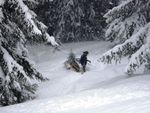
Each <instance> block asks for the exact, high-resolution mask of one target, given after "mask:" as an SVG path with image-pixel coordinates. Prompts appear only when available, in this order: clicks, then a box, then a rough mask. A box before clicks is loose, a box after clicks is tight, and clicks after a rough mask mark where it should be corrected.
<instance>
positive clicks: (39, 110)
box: [0, 42, 150, 113]
mask: <svg viewBox="0 0 150 113" xmlns="http://www.w3.org/2000/svg"><path fill="white" fill-rule="evenodd" d="M111 46H112V45H111V44H109V43H108V42H84V43H70V44H64V45H63V46H62V47H61V49H62V50H61V51H54V50H53V48H51V47H48V46H43V45H40V46H36V47H35V46H32V47H29V50H30V53H29V54H30V57H31V59H32V60H33V62H34V64H35V65H36V68H37V69H38V70H40V72H41V73H43V75H44V76H45V77H48V78H49V79H50V80H49V81H47V82H44V83H40V84H39V86H40V87H39V90H38V92H37V98H36V99H34V100H32V101H28V102H25V103H21V104H16V105H11V106H7V107H1V108H0V113H150V109H149V108H150V82H149V80H150V75H149V74H145V75H136V76H131V77H129V76H128V75H126V74H125V73H124V66H125V65H126V64H127V63H128V62H127V61H126V60H124V63H122V64H120V65H117V66H113V65H104V64H101V63H99V62H98V61H97V59H98V58H99V57H100V55H101V54H102V53H104V52H105V51H107V50H108V49H110V48H111ZM71 50H72V51H73V52H74V53H75V54H76V57H78V58H79V57H80V55H81V54H82V52H83V51H84V50H88V51H89V56H88V58H89V59H90V60H91V61H92V63H91V64H88V67H87V68H88V71H87V72H86V73H84V74H81V73H76V72H74V71H72V70H66V69H65V68H64V65H63V63H64V61H65V60H66V58H67V57H68V54H69V52H70V51H71Z"/></svg>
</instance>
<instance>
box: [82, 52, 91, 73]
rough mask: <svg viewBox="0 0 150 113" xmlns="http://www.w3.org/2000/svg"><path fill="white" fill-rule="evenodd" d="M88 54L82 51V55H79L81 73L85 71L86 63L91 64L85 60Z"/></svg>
mask: <svg viewBox="0 0 150 113" xmlns="http://www.w3.org/2000/svg"><path fill="white" fill-rule="evenodd" d="M88 53H89V52H88V51H84V52H83V54H82V55H81V58H80V63H81V65H82V69H83V72H85V71H86V64H87V62H90V63H91V61H90V60H88V59H87V55H88Z"/></svg>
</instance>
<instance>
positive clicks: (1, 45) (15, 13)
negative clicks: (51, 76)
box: [0, 0, 57, 105]
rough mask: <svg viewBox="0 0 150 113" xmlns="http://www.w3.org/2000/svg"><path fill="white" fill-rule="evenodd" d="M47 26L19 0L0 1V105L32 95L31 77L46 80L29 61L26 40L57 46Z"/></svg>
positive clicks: (33, 87) (33, 90)
mask: <svg viewBox="0 0 150 113" xmlns="http://www.w3.org/2000/svg"><path fill="white" fill-rule="evenodd" d="M46 30H47V27H46V26H45V25H44V24H43V23H41V22H39V21H38V20H37V19H36V14H35V13H34V12H33V11H31V10H30V9H29V8H28V6H27V5H25V4H24V2H23V1H22V0H1V1H0V67H1V68H0V105H10V104H15V103H20V102H23V101H25V100H28V99H33V98H34V97H35V91H36V89H37V84H36V83H35V82H33V81H35V80H40V81H44V80H46V78H43V77H42V75H41V73H39V72H38V71H37V70H36V69H35V68H34V67H33V65H32V64H31V63H30V60H29V59H28V50H27V48H26V42H27V41H28V40H29V41H34V42H35V41H36V42H44V41H45V42H49V43H51V45H54V46H57V43H56V42H55V40H54V39H53V38H51V37H50V36H49V35H48V33H47V32H46Z"/></svg>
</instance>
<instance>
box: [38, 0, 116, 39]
mask: <svg viewBox="0 0 150 113" xmlns="http://www.w3.org/2000/svg"><path fill="white" fill-rule="evenodd" d="M115 4H116V0H53V1H52V2H49V3H47V2H45V4H42V5H41V4H39V5H38V8H37V10H36V11H37V13H38V15H39V17H40V19H41V20H42V21H43V22H44V23H45V24H46V25H47V26H48V32H49V33H50V34H52V35H54V36H55V37H56V38H58V39H59V40H61V41H62V42H69V41H81V40H82V41H83V40H97V39H102V38H103V37H102V36H103V34H104V28H105V26H106V23H105V20H104V18H103V15H104V13H106V11H107V10H108V9H110V8H112V7H113V6H114V5H115ZM43 14H44V15H43Z"/></svg>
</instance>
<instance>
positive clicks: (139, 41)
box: [100, 0, 150, 74]
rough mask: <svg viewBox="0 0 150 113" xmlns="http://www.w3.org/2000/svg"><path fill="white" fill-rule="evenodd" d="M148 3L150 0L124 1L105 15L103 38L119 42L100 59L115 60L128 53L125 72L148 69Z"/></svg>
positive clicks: (149, 58) (108, 61) (149, 32)
mask: <svg viewBox="0 0 150 113" xmlns="http://www.w3.org/2000/svg"><path fill="white" fill-rule="evenodd" d="M149 6H150V1H149V0H126V1H124V2H122V3H121V4H120V5H119V6H117V7H115V8H113V9H112V10H110V11H109V12H108V13H107V14H105V18H107V23H108V24H109V26H108V29H107V31H106V39H107V40H111V41H114V42H115V43H117V44H118V45H116V46H115V47H114V48H112V49H111V50H109V51H108V52H106V53H104V54H103V55H102V56H101V58H100V60H101V61H102V62H105V63H112V61H115V62H116V63H118V62H120V61H121V58H122V57H125V56H129V63H128V65H127V67H126V72H127V73H128V74H133V73H138V72H144V70H145V69H146V70H147V69H148V70H150V23H149V19H148V17H149V10H150V7H149Z"/></svg>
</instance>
